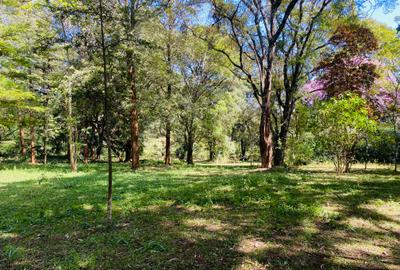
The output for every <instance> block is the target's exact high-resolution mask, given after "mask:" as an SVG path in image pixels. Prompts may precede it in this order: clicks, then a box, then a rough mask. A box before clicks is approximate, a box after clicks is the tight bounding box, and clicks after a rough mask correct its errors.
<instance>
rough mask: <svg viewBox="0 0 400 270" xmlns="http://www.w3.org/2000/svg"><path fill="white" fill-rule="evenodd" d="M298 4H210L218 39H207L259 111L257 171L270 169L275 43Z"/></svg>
mask: <svg viewBox="0 0 400 270" xmlns="http://www.w3.org/2000/svg"><path fill="white" fill-rule="evenodd" d="M298 2H299V0H290V1H272V0H271V1H265V3H264V2H257V1H256V2H254V1H247V0H245V1H239V2H235V1H226V2H224V1H211V4H212V7H213V16H214V18H215V23H214V24H215V27H216V28H217V31H218V32H219V33H221V34H222V36H223V37H222V39H225V42H221V39H215V38H214V39H210V38H208V39H207V38H204V37H203V39H207V40H208V42H209V45H210V46H211V47H212V48H213V49H214V50H216V51H218V52H220V53H222V54H223V55H225V56H226V57H227V59H228V60H229V62H230V63H231V65H232V66H233V68H232V72H233V73H234V74H235V75H237V76H238V77H239V78H240V79H243V80H245V81H247V83H248V84H249V85H250V87H251V89H252V91H253V95H254V97H255V98H256V100H257V102H258V104H259V106H260V108H261V117H260V126H259V136H260V140H259V147H260V156H261V167H263V168H266V169H270V168H272V165H273V133H272V129H271V128H272V115H271V112H272V100H271V97H272V91H273V89H272V76H273V68H274V65H275V58H276V47H277V42H278V40H279V38H280V36H281V34H282V32H283V30H284V28H285V27H286V26H287V21H288V19H289V17H290V16H291V13H292V11H293V10H294V8H295V6H296V4H297V3H298Z"/></svg>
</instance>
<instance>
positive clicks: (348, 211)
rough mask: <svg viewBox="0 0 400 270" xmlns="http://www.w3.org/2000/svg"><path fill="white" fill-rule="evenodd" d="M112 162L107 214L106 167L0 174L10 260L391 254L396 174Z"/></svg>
mask: <svg viewBox="0 0 400 270" xmlns="http://www.w3.org/2000/svg"><path fill="white" fill-rule="evenodd" d="M96 166H97V165H96ZM118 166H119V164H116V167H117V173H116V174H115V175H116V181H115V186H114V187H115V189H114V217H113V219H114V223H113V224H112V225H107V223H106V219H105V213H106V204H105V202H106V177H105V172H103V171H100V172H95V171H92V172H85V173H82V174H76V175H75V176H74V177H72V178H71V175H69V174H65V175H63V174H58V173H57V171H56V170H54V171H53V172H54V173H55V174H56V175H58V178H57V180H55V181H51V180H46V181H42V182H41V183H40V184H39V182H38V181H37V180H35V181H32V180H27V181H18V182H15V183H14V182H6V181H7V180H5V181H3V179H2V178H0V183H2V184H3V188H4V189H5V191H4V192H1V193H0V206H1V207H0V214H1V215H2V216H4V217H6V218H5V219H1V220H0V245H2V246H4V245H5V244H11V245H13V246H16V247H21V248H23V249H24V250H25V253H24V254H25V255H22V256H21V258H19V259H16V260H15V261H14V262H13V265H14V266H16V265H17V264H20V265H23V264H24V261H25V264H26V265H29V263H28V261H30V262H33V261H37V262H38V265H40V266H41V267H44V268H45V267H49V266H50V265H53V264H54V263H55V262H57V263H56V264H54V265H59V266H62V267H64V268H67V269H68V267H69V268H72V269H79V268H82V269H85V268H88V269H90V268H97V269H112V268H113V267H114V265H115V258H118V265H131V266H132V267H133V268H135V267H139V266H140V268H141V269H152V267H151V266H154V265H163V267H164V268H165V269H193V268H195V269H222V268H225V267H229V269H242V270H247V269H248V270H254V269H287V268H289V267H292V268H294V269H297V268H299V267H303V268H304V267H305V269H307V265H308V266H309V265H311V268H313V269H314V268H315V269H316V268H321V265H327V266H332V267H333V268H334V269H337V268H339V269H340V268H344V269H346V267H347V266H349V267H350V266H351V267H353V268H358V267H363V266H364V261H367V262H368V263H369V264H370V265H372V266H379V267H381V266H382V265H384V266H385V267H387V268H389V265H390V264H392V265H396V264H398V258H399V248H398V247H399V246H400V245H399V241H398V236H399V211H398V209H399V203H398V199H399V198H400V191H398V190H397V189H395V188H393V187H394V186H396V185H397V184H398V183H399V180H400V177H399V176H390V175H389V176H388V177H387V178H383V176H382V177H380V174H371V175H366V176H365V177H358V176H357V175H358V174H351V175H348V176H349V177H348V176H347V175H345V176H343V177H341V178H336V176H335V175H334V174H332V175H330V174H324V173H320V172H315V173H305V172H304V171H303V170H300V171H296V170H291V171H290V172H289V173H287V172H286V171H278V172H265V171H260V172H254V171H253V169H252V168H249V170H248V173H246V172H242V170H245V169H243V168H240V169H237V170H232V171H230V168H226V167H215V168H213V169H212V170H211V171H210V174H207V172H206V171H205V170H206V169H207V170H208V167H205V166H204V167H200V166H199V167H200V169H198V168H199V167H190V168H183V167H180V168H178V169H173V168H168V169H165V170H161V169H160V168H158V169H157V170H154V171H153V170H151V169H148V168H147V169H146V170H142V171H138V172H136V173H131V172H127V173H121V172H119V173H118V170H119V168H118ZM123 170H124V169H123V168H122V170H121V171H123ZM197 170H198V171H197ZM88 171H90V170H88ZM39 176H40V173H39V172H38V173H37V174H36V175H33V176H32V177H31V178H30V179H32V178H33V177H36V179H37V178H38V177H39ZM350 176H351V177H350ZM377 176H378V177H377ZM385 176H386V175H385ZM357 177H358V178H357ZM357 179H358V180H357ZM110 250H111V254H108V252H109V251H110ZM2 256H3V255H0V260H1V258H3V257H4V256H3V257H2ZM349 256H350V257H351V258H352V259H349V258H348V257H349ZM6 260H8V259H6ZM375 260H384V262H383V263H382V264H378V263H377V262H375ZM0 265H1V262H0ZM94 266H96V267H94ZM21 267H22V266H21ZM335 267H336V268H335ZM322 268H323V267H322Z"/></svg>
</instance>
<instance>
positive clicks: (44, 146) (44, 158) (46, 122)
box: [43, 117, 49, 165]
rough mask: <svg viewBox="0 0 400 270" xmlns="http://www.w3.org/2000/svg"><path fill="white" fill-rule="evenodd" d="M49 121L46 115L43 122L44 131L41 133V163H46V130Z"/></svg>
mask: <svg viewBox="0 0 400 270" xmlns="http://www.w3.org/2000/svg"><path fill="white" fill-rule="evenodd" d="M48 126H49V122H48V120H47V117H46V119H45V122H44V133H43V164H44V165H46V164H47V130H48Z"/></svg>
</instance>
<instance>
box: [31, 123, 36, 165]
mask: <svg viewBox="0 0 400 270" xmlns="http://www.w3.org/2000/svg"><path fill="white" fill-rule="evenodd" d="M31 163H32V164H36V145H35V126H34V125H33V124H32V125H31Z"/></svg>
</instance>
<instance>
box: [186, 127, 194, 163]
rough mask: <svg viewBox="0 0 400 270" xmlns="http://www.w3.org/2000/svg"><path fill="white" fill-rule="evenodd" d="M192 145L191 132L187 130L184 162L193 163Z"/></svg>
mask: <svg viewBox="0 0 400 270" xmlns="http://www.w3.org/2000/svg"><path fill="white" fill-rule="evenodd" d="M193 145H194V139H193V134H192V132H188V134H187V155H186V163H187V164H188V165H193V164H194V163H193Z"/></svg>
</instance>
